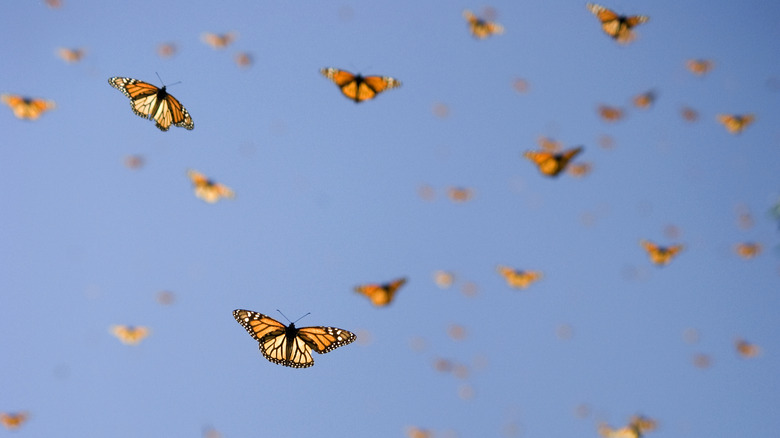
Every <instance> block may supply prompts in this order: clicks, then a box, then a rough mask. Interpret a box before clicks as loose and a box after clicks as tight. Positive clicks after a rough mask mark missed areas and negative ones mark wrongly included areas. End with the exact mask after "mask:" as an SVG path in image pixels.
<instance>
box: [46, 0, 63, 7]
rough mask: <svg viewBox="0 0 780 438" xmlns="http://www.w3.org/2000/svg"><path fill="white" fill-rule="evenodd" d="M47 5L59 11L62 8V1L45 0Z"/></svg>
mask: <svg viewBox="0 0 780 438" xmlns="http://www.w3.org/2000/svg"><path fill="white" fill-rule="evenodd" d="M44 1H45V3H46V6H48V7H50V8H52V9H59V8H61V7H62V0H44Z"/></svg>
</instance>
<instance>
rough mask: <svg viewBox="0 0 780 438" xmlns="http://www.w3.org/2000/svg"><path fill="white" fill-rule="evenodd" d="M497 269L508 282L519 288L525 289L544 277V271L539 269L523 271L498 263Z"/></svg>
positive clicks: (511, 285)
mask: <svg viewBox="0 0 780 438" xmlns="http://www.w3.org/2000/svg"><path fill="white" fill-rule="evenodd" d="M496 270H497V271H498V273H499V274H501V275H502V276H503V277H504V279H506V284H508V285H509V286H510V287H514V288H517V289H525V288H527V287H528V286H530V285H531V283H533V282H535V281H537V280H539V279H541V278H542V273H541V272H539V271H521V270H516V269H512V268H510V267H507V266H501V265H498V267H496Z"/></svg>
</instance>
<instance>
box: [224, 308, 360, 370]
mask: <svg viewBox="0 0 780 438" xmlns="http://www.w3.org/2000/svg"><path fill="white" fill-rule="evenodd" d="M233 317H234V318H235V319H236V321H238V323H239V324H241V326H243V327H244V329H246V331H247V332H248V333H249V334H250V335H251V336H252V337H253V338H254V339H255V340H256V341H257V342H259V343H260V352H261V353H263V356H265V358H266V359H268V360H269V361H271V362H273V363H275V364H279V365H284V366H286V367H291V368H308V367H310V366H313V365H314V358H312V355H311V352H312V350H314V351H316V352H317V353H320V354H323V353H327V352H329V351H331V350H334V349H336V348H338V347H341V346H344V345H347V344H350V343H352V342H353V341H354V340H355V339H356V338H357V336H355V334H354V333H352V332H349V331H347V330H343V329H340V328H336V327H319V326H315V327H301V328H296V327H295V323H290V325H288V326H285V325H284V324H282V323H280V322H279V321H277V320H275V319H273V318H271V317H270V316H266V315H263V314H262V313H257V312H253V311H251V310H242V309H237V310H234V311H233Z"/></svg>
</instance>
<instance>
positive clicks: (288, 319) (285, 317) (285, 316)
mask: <svg viewBox="0 0 780 438" xmlns="http://www.w3.org/2000/svg"><path fill="white" fill-rule="evenodd" d="M276 311H277V312H279V313H280V314H281V315H282V316H284V319H286V320H287V322H291V321H290V318H288V317H287V315H285V314H284V313H282V311H281V310H279V309H276ZM293 324H294V323H293Z"/></svg>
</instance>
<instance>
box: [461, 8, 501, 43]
mask: <svg viewBox="0 0 780 438" xmlns="http://www.w3.org/2000/svg"><path fill="white" fill-rule="evenodd" d="M463 18H465V19H466V21H467V22H468V23H469V30H470V31H471V34H472V35H473V36H474V38H479V39H481V40H483V39H485V38H487V37H489V36H492V35H498V34H502V33H504V27H503V26H501V25H500V24H498V23H494V22H492V21H487V20H485V19H483V18H479V17H477V16H476V15H474V13H473V12H471V11H469V10H465V11H463Z"/></svg>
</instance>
